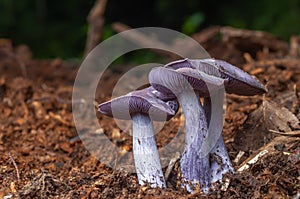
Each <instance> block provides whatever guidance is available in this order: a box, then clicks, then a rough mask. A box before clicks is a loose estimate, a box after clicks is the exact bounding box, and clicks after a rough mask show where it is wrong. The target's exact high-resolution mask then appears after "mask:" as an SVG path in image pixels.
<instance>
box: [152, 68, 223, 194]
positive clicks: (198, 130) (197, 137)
mask: <svg viewBox="0 0 300 199" xmlns="http://www.w3.org/2000/svg"><path fill="white" fill-rule="evenodd" d="M149 82H150V84H151V85H152V86H153V87H154V88H155V89H156V90H158V91H160V92H161V93H164V94H168V95H170V93H173V95H174V96H177V97H178V99H179V101H180V104H181V106H182V110H183V113H184V115H185V126H186V147H185V151H184V153H183V155H182V158H181V161H180V165H181V173H182V176H183V181H184V182H183V184H184V187H185V188H187V190H188V191H190V192H191V191H192V188H191V187H190V186H189V182H192V183H193V185H194V186H196V184H197V183H198V182H199V183H200V185H201V188H202V190H203V191H204V192H207V191H208V188H209V155H208V154H207V155H204V156H201V154H200V153H199V152H200V148H201V145H202V143H203V140H204V138H205V137H206V136H207V121H206V117H205V112H204V110H203V107H202V105H201V103H200V101H199V96H209V93H210V92H212V91H214V90H215V89H219V88H220V86H221V85H223V82H224V80H223V79H221V78H218V77H214V76H211V75H207V74H205V73H203V72H201V71H199V70H196V69H193V68H179V69H177V70H173V69H171V68H168V67H157V68H154V69H152V70H151V71H150V73H149Z"/></svg>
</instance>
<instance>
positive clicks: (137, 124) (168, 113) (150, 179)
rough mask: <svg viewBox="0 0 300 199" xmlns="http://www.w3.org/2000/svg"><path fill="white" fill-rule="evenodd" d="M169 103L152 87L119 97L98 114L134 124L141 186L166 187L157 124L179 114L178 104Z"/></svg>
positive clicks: (100, 109)
mask: <svg viewBox="0 0 300 199" xmlns="http://www.w3.org/2000/svg"><path fill="white" fill-rule="evenodd" d="M158 97H161V98H163V99H167V96H165V95H162V94H161V93H159V92H158V91H156V90H155V89H153V88H152V87H148V88H145V89H142V90H137V91H133V92H130V93H128V94H127V95H124V96H121V97H117V98H115V99H112V100H110V101H108V102H105V103H102V104H100V105H99V106H98V111H99V112H101V113H102V114H105V115H108V116H110V117H114V118H118V119H123V120H131V119H132V121H133V122H132V131H133V157H134V163H135V168H136V172H137V176H138V180H139V184H140V185H144V184H145V183H149V185H150V186H151V187H157V186H158V187H161V188H162V187H166V183H165V179H164V176H163V172H162V169H161V164H160V159H159V154H158V150H157V146H156V142H155V136H154V130H153V121H166V120H169V119H171V118H172V117H173V116H174V115H175V114H176V112H177V110H178V102H177V100H168V101H163V100H161V99H159V98H158Z"/></svg>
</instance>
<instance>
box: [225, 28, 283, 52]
mask: <svg viewBox="0 0 300 199" xmlns="http://www.w3.org/2000/svg"><path fill="white" fill-rule="evenodd" d="M220 34H221V36H222V39H223V41H227V42H230V43H232V44H233V45H235V46H236V47H237V48H238V49H240V50H242V51H246V52H250V53H251V52H257V51H258V50H260V49H263V47H267V48H269V49H270V50H271V51H282V52H284V53H287V52H288V50H289V49H288V44H287V43H286V42H284V41H281V40H279V39H277V38H276V37H274V36H273V35H271V34H269V33H267V32H263V31H253V30H243V29H237V28H232V27H227V26H226V27H222V28H221V29H220Z"/></svg>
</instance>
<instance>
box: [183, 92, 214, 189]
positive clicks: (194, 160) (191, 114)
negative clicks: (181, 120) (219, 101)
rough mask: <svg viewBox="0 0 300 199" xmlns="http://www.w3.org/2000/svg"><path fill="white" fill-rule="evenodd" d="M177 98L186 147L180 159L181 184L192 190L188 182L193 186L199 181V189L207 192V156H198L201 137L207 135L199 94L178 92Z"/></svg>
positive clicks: (201, 141)
mask: <svg viewBox="0 0 300 199" xmlns="http://www.w3.org/2000/svg"><path fill="white" fill-rule="evenodd" d="M179 100H180V103H181V106H182V110H183V113H184V116H185V127H186V147H185V151H184V153H183V155H182V158H181V160H180V166H181V174H182V176H183V180H184V181H185V182H184V183H183V186H184V187H185V188H186V189H187V191H189V192H192V190H193V189H192V188H191V187H190V185H189V182H192V183H193V186H196V185H197V182H199V183H200V185H201V189H202V191H203V192H204V193H207V191H208V187H209V156H208V155H206V156H204V157H201V156H200V149H201V145H202V143H203V139H204V138H205V136H207V122H206V117H205V113H204V110H203V107H202V105H201V104H200V101H199V94H198V93H197V92H195V91H184V92H182V93H180V95H179Z"/></svg>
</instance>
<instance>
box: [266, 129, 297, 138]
mask: <svg viewBox="0 0 300 199" xmlns="http://www.w3.org/2000/svg"><path fill="white" fill-rule="evenodd" d="M269 131H270V132H272V133H276V134H279V135H284V136H296V137H297V136H300V131H289V132H279V131H275V130H269Z"/></svg>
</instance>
